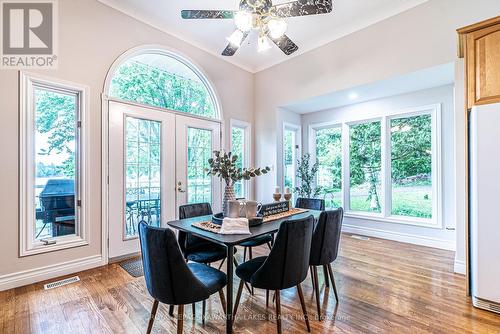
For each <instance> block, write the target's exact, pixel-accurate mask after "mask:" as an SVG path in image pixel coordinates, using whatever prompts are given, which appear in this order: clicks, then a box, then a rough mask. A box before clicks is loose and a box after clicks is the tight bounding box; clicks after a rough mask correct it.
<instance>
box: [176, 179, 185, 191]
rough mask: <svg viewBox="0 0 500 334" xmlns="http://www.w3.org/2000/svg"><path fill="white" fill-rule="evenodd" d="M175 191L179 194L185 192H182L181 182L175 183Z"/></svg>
mask: <svg viewBox="0 0 500 334" xmlns="http://www.w3.org/2000/svg"><path fill="white" fill-rule="evenodd" d="M177 191H178V192H180V193H185V192H186V191H185V190H182V182H181V181H179V182H177Z"/></svg>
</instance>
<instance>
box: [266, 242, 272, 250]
mask: <svg viewBox="0 0 500 334" xmlns="http://www.w3.org/2000/svg"><path fill="white" fill-rule="evenodd" d="M267 247H268V248H269V250H271V249H273V246H272V245H271V243H270V242H268V243H267Z"/></svg>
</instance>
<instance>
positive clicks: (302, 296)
mask: <svg viewBox="0 0 500 334" xmlns="http://www.w3.org/2000/svg"><path fill="white" fill-rule="evenodd" d="M297 291H298V292H299V298H300V305H301V306H302V312H303V313H304V319H305V321H306V327H307V331H308V332H311V327H310V326H309V317H308V316H307V309H306V303H305V301H304V294H303V293H302V287H301V286H300V283H299V284H298V285H297Z"/></svg>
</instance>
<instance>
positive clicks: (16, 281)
mask: <svg viewBox="0 0 500 334" xmlns="http://www.w3.org/2000/svg"><path fill="white" fill-rule="evenodd" d="M104 264H105V261H103V259H102V257H101V255H95V256H89V257H86V258H82V259H77V260H72V261H67V262H62V263H56V264H51V265H49V266H45V267H40V268H35V269H29V270H24V271H20V272H17V273H12V274H7V275H2V276H0V291H3V290H8V289H12V288H17V287H20V286H23V285H28V284H32V283H36V282H40V281H44V280H47V279H51V278H54V277H59V276H63V275H69V274H73V273H76V272H79V271H83V270H87V269H91V268H95V267H99V266H102V265H104Z"/></svg>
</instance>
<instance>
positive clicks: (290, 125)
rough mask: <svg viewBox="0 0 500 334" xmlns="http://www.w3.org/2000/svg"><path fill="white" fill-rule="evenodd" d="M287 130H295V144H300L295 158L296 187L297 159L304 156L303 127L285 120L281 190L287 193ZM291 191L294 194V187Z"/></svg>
mask: <svg viewBox="0 0 500 334" xmlns="http://www.w3.org/2000/svg"><path fill="white" fill-rule="evenodd" d="M285 131H293V132H295V145H296V146H298V147H296V148H294V149H295V159H294V162H293V166H294V167H293V170H294V175H293V185H294V187H297V186H298V182H297V175H296V174H297V168H298V165H297V159H300V158H301V157H302V156H301V155H302V127H301V126H300V125H297V124H293V123H288V122H283V130H282V136H281V171H282V172H281V182H280V183H281V192H282V193H285V169H286V168H285ZM290 192H291V193H292V194H294V193H295V192H294V189H290Z"/></svg>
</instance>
